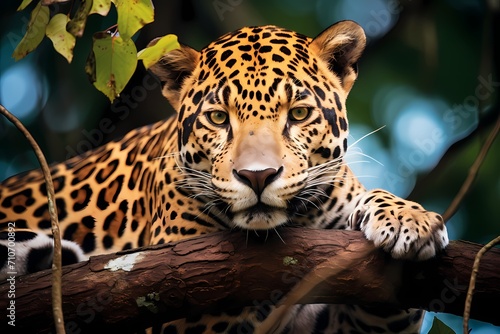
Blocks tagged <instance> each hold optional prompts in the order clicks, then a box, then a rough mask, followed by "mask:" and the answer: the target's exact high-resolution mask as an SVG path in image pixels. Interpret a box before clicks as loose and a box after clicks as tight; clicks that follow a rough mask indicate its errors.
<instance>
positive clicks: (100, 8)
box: [89, 0, 111, 16]
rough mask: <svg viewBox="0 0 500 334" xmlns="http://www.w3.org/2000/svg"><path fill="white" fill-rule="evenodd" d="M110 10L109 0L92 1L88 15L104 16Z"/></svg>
mask: <svg viewBox="0 0 500 334" xmlns="http://www.w3.org/2000/svg"><path fill="white" fill-rule="evenodd" d="M110 9H111V0H94V1H93V3H92V8H91V9H90V13H89V14H99V15H101V16H106V15H108V13H109V10H110Z"/></svg>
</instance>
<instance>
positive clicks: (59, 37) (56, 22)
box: [45, 13, 76, 63]
mask: <svg viewBox="0 0 500 334" xmlns="http://www.w3.org/2000/svg"><path fill="white" fill-rule="evenodd" d="M68 21H69V18H68V17H67V16H66V15H65V14H62V13H59V14H56V15H54V17H52V19H51V20H50V22H49V24H48V25H47V30H46V31H45V33H46V34H47V37H48V38H50V40H51V41H52V44H54V49H56V51H57V52H59V53H60V54H61V55H62V56H63V57H64V58H66V60H67V61H68V63H71V60H73V48H74V47H75V42H76V41H75V36H73V35H71V34H70V33H69V32H67V31H66V24H67V23H68Z"/></svg>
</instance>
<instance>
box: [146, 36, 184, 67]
mask: <svg viewBox="0 0 500 334" xmlns="http://www.w3.org/2000/svg"><path fill="white" fill-rule="evenodd" d="M180 47H181V46H180V45H179V42H178V41H177V36H175V35H172V34H170V35H166V36H163V37H161V38H157V39H156V40H155V44H154V45H150V46H148V47H147V48H145V49H142V50H141V51H139V53H138V54H137V59H142V62H143V63H144V67H145V68H146V69H148V68H149V67H150V66H152V65H154V64H156V63H157V62H158V61H159V60H160V59H161V57H163V55H164V54H165V53H167V52H170V51H172V50H175V49H178V48H180Z"/></svg>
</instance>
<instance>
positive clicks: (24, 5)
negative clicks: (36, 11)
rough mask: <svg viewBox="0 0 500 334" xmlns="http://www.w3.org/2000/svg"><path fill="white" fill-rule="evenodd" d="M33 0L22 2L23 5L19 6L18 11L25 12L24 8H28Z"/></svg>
mask: <svg viewBox="0 0 500 334" xmlns="http://www.w3.org/2000/svg"><path fill="white" fill-rule="evenodd" d="M32 1H33V0H23V2H21V4H20V5H19V7H17V11H21V10H23V9H24V8H26V7H28V5H29V4H30V3H31V2H32Z"/></svg>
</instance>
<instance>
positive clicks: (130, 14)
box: [112, 0, 154, 39]
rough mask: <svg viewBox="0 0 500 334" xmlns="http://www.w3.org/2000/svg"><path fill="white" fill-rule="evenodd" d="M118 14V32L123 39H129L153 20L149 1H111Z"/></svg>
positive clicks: (152, 11) (152, 9) (151, 5)
mask: <svg viewBox="0 0 500 334" xmlns="http://www.w3.org/2000/svg"><path fill="white" fill-rule="evenodd" d="M112 1H113V2H114V4H115V6H116V11H117V12H118V31H119V32H120V36H122V38H123V39H129V38H131V37H132V36H133V35H134V34H135V33H136V32H137V30H139V29H141V28H142V27H144V26H145V25H146V24H148V23H151V22H153V20H154V8H153V3H152V2H151V0H134V1H130V0H112Z"/></svg>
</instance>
